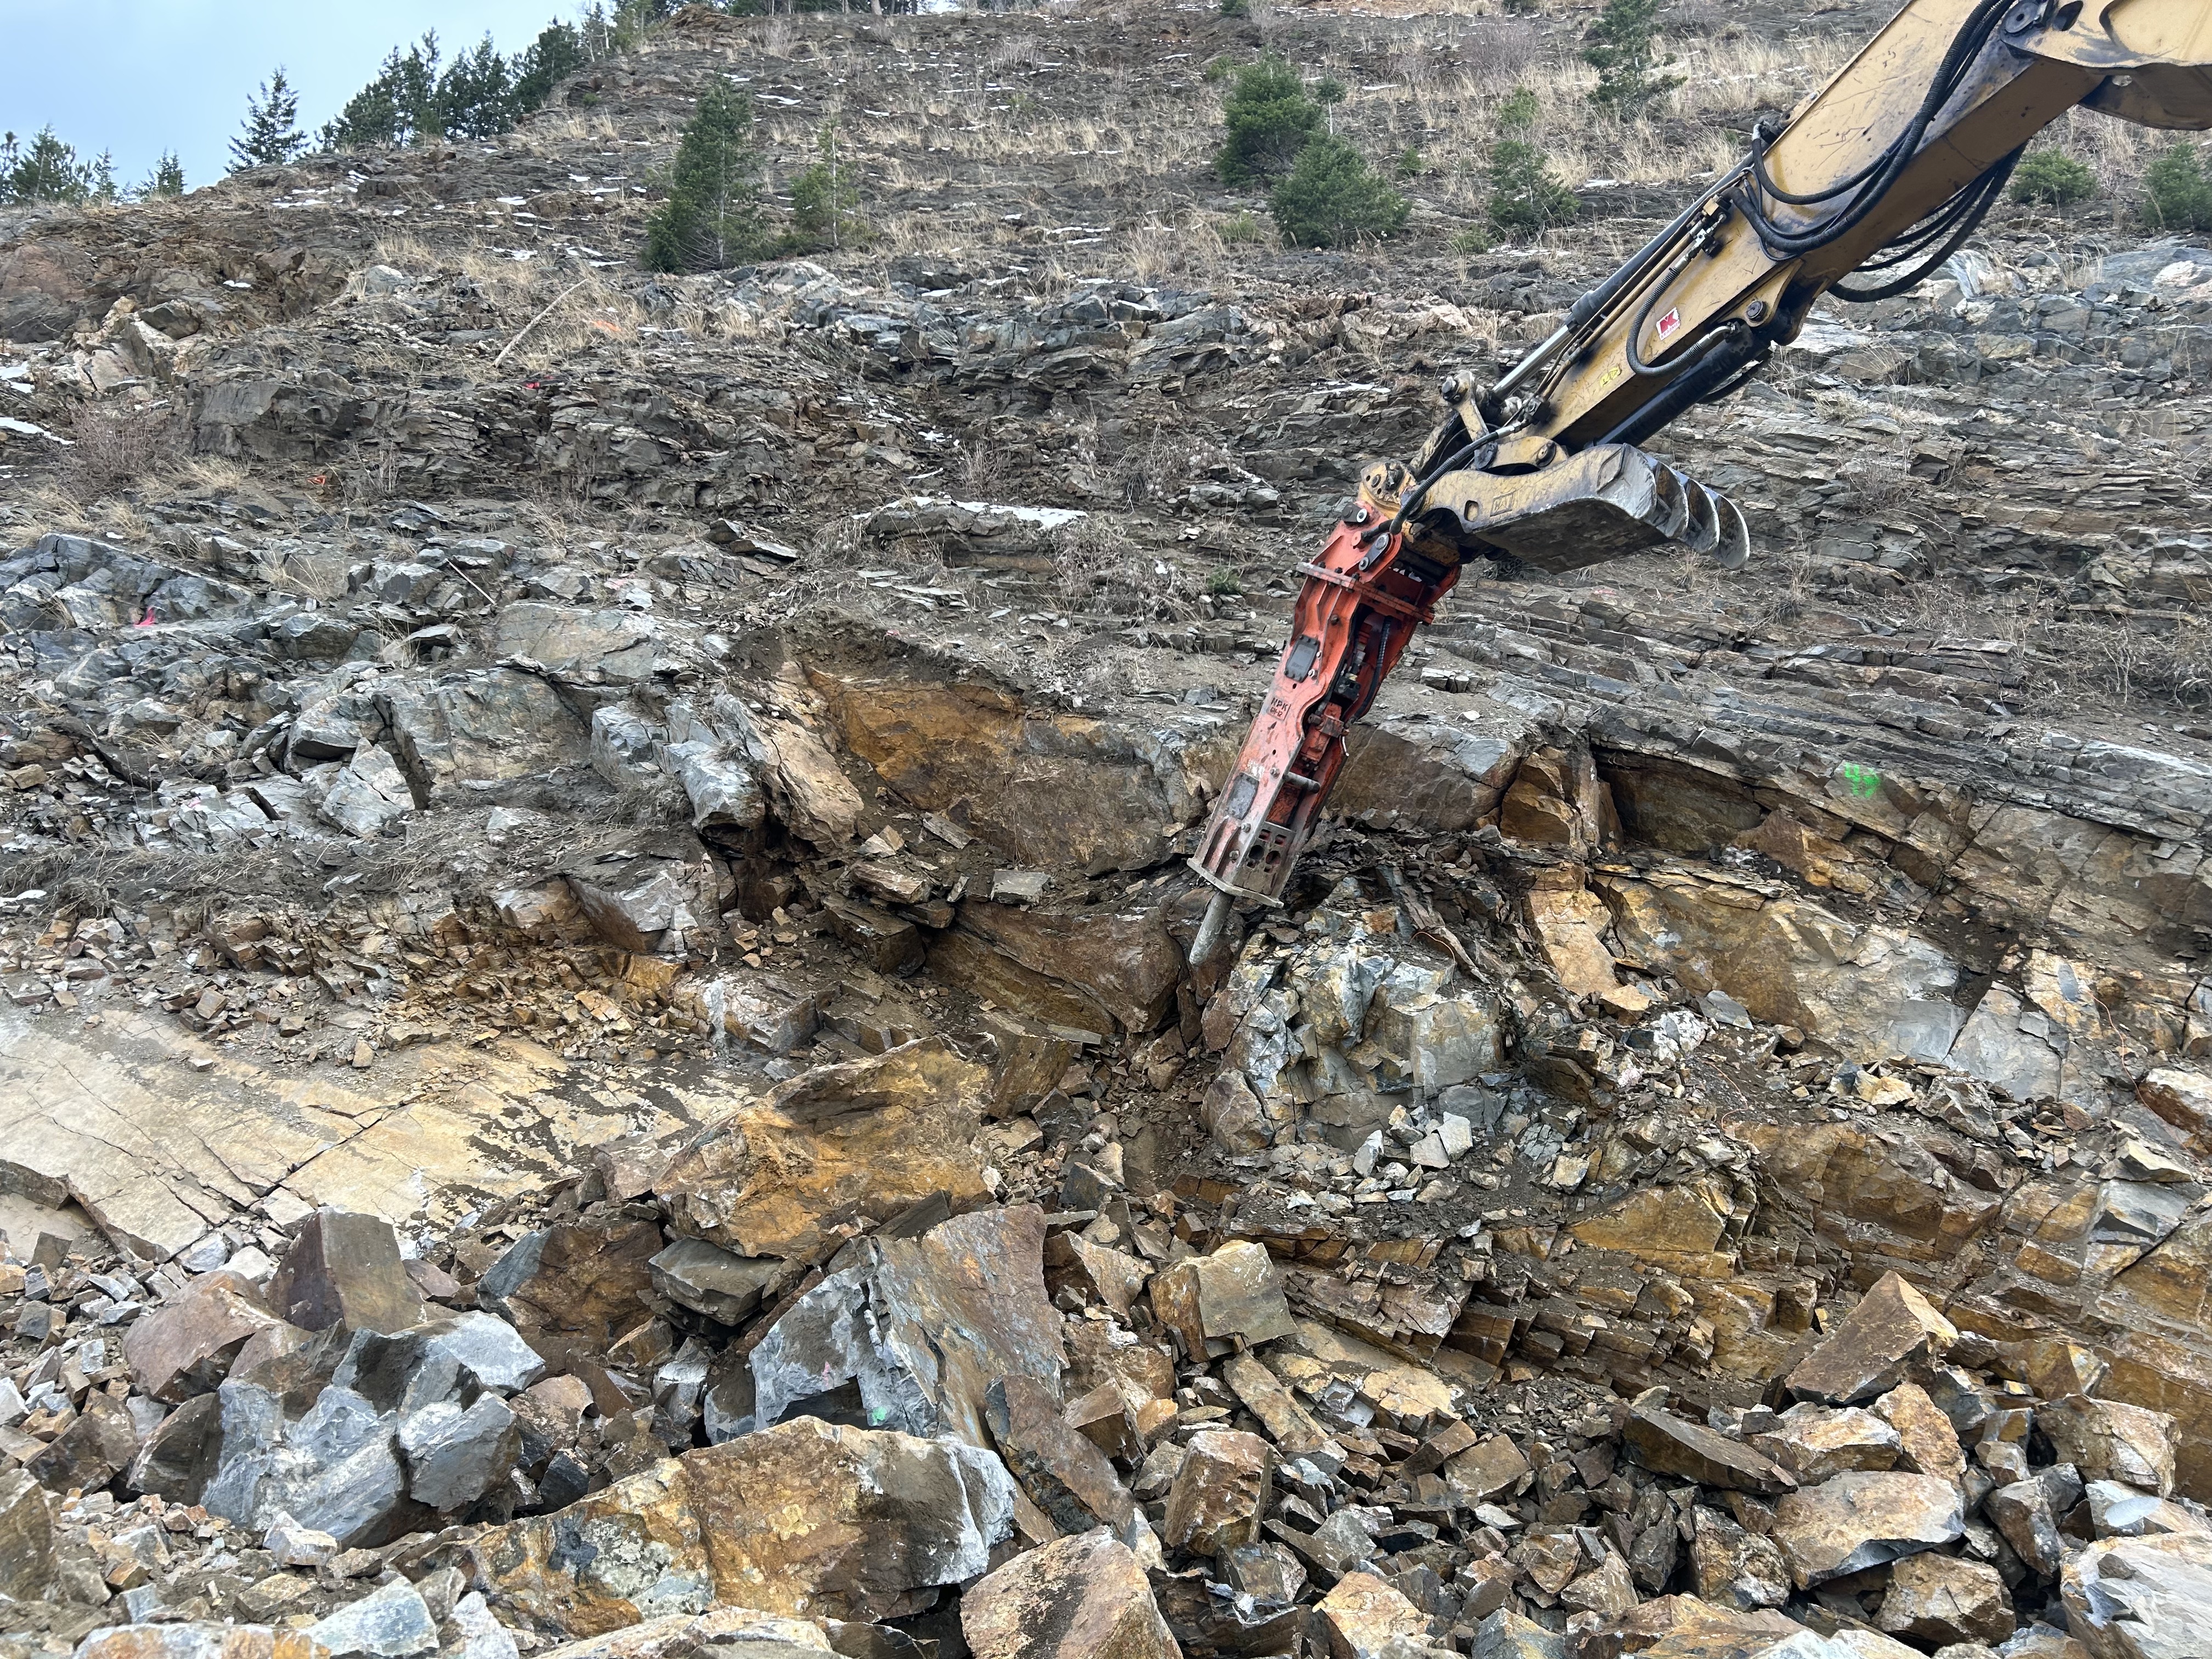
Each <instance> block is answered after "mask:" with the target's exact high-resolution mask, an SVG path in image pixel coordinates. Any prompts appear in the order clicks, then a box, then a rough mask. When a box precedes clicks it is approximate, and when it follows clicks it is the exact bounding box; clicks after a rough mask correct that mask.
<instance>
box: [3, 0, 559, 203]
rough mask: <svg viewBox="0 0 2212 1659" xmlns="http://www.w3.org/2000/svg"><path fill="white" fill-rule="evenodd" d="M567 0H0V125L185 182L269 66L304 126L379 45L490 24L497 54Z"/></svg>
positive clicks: (370, 66) (473, 38)
mask: <svg viewBox="0 0 2212 1659" xmlns="http://www.w3.org/2000/svg"><path fill="white" fill-rule="evenodd" d="M577 9H578V8H577V6H576V4H575V0H371V3H367V4H363V3H360V0H0V43H4V44H0V129H5V130H6V131H11V132H14V133H15V134H17V135H18V136H19V137H26V138H27V137H29V136H30V135H31V134H32V133H34V132H36V131H38V130H39V129H40V127H43V126H46V125H50V124H51V125H52V127H53V129H54V131H56V132H57V133H58V134H59V135H60V136H61V137H62V138H63V140H64V142H66V143H70V144H74V145H75V146H76V150H77V154H78V155H97V154H99V153H100V151H101V150H103V149H106V150H110V151H112V152H113V153H114V156H115V171H116V175H117V177H118V178H119V179H122V180H123V181H124V182H125V183H126V184H132V185H135V184H137V183H138V182H139V181H140V180H142V179H144V178H145V177H146V175H147V174H148V173H150V172H152V171H153V167H154V164H155V161H158V160H160V159H161V152H162V151H164V150H165V149H173V150H174V151H176V153H177V155H178V156H179V158H180V159H181V160H182V161H183V162H184V164H185V183H186V184H187V185H195V186H196V185H205V184H211V183H212V182H214V181H215V180H216V179H219V178H221V177H222V173H223V169H224V166H225V164H226V162H227V161H228V159H229V150H228V143H229V140H230V137H231V135H232V134H234V132H236V131H238V128H239V125H240V122H241V121H243V120H244V118H245V116H246V100H248V99H250V98H252V96H253V95H254V94H255V93H256V91H257V90H258V88H259V87H260V85H261V83H262V82H263V81H264V80H265V79H267V77H268V76H269V74H270V71H271V70H274V69H275V68H276V66H277V65H278V64H283V68H284V73H285V78H286V79H288V80H289V81H290V82H291V83H292V85H293V87H294V88H295V89H296V90H297V91H298V93H299V94H300V125H301V128H302V129H303V130H305V131H310V132H312V131H314V130H315V129H316V128H318V127H319V126H321V125H322V124H323V123H324V122H325V121H326V120H328V119H329V118H331V116H333V115H335V114H336V113H337V111H338V108H339V106H341V105H343V103H344V102H345V100H347V99H349V98H350V97H351V96H353V94H355V93H356V92H358V91H359V90H361V88H362V86H363V85H364V84H366V83H367V82H368V81H369V79H370V78H371V77H372V76H374V75H375V73H376V70H377V65H378V64H380V63H382V62H383V61H384V56H385V54H386V52H390V51H391V50H392V47H394V46H400V45H402V44H404V43H405V42H407V41H410V40H415V39H416V38H418V37H419V36H420V35H421V34H422V31H423V30H425V29H430V28H435V29H436V30H437V31H438V39H439V40H440V41H441V43H443V44H444V45H445V46H447V48H448V55H450V49H451V48H452V47H453V46H473V45H474V44H475V43H476V42H477V40H480V39H481V38H483V34H484V33H485V32H486V31H487V30H489V32H490V33H491V37H492V40H494V42H495V43H496V45H497V46H498V47H499V49H500V50H501V52H510V53H511V52H517V51H520V49H521V48H523V47H524V46H528V45H529V44H530V42H531V41H532V40H535V39H537V37H538V30H540V29H541V28H543V27H545V25H546V24H547V23H548V22H549V21H551V20H552V19H554V18H556V17H573V16H574V14H575V12H576V11H577Z"/></svg>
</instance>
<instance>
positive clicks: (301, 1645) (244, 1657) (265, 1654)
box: [72, 1622, 330, 1659]
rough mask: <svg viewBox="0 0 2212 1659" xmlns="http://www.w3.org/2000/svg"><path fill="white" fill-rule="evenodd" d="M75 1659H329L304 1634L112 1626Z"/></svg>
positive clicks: (254, 1628)
mask: <svg viewBox="0 0 2212 1659" xmlns="http://www.w3.org/2000/svg"><path fill="white" fill-rule="evenodd" d="M72 1659H330V1650H329V1649H328V1648H326V1647H325V1646H324V1645H323V1644H321V1643H319V1642H318V1641H316V1640H315V1639H314V1638H313V1637H311V1636H309V1635H308V1634H307V1632H305V1631H298V1630H275V1629H271V1628H270V1626H267V1625H214V1624H203V1623H197V1622H195V1623H190V1624H176V1625H111V1626H108V1627H107V1628H106V1630H99V1631H94V1632H93V1633H92V1634H91V1635H89V1636H88V1637H86V1638H84V1640H83V1641H82V1642H80V1643H78V1644H77V1647H76V1654H75V1655H74V1656H72Z"/></svg>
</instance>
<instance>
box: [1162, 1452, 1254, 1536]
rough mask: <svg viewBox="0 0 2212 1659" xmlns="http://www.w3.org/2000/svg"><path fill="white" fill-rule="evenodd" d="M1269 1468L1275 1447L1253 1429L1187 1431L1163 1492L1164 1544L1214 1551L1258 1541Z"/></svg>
mask: <svg viewBox="0 0 2212 1659" xmlns="http://www.w3.org/2000/svg"><path fill="white" fill-rule="evenodd" d="M1274 1471H1275V1454H1274V1449H1273V1447H1271V1446H1269V1445H1268V1444H1267V1442H1266V1441H1264V1440H1262V1439H1261V1437H1259V1436H1258V1435H1256V1434H1246V1433H1243V1431H1239V1430H1235V1429H1201V1430H1200V1431H1199V1432H1197V1433H1196V1434H1194V1435H1193V1436H1191V1437H1190V1443H1189V1444H1188V1446H1186V1447H1185V1448H1184V1449H1183V1460H1182V1469H1181V1470H1180V1471H1179V1472H1178V1473H1177V1474H1176V1478H1175V1486H1174V1487H1173V1488H1172V1489H1171V1490H1170V1492H1169V1493H1168V1512H1167V1521H1166V1528H1167V1541H1168V1543H1169V1545H1170V1547H1173V1548H1176V1549H1187V1550H1189V1551H1190V1552H1191V1553H1194V1554H1196V1555H1218V1554H1220V1553H1221V1552H1222V1551H1224V1550H1226V1549H1231V1548H1234V1547H1236V1546H1237V1545H1239V1544H1252V1543H1257V1542H1258V1541H1259V1537H1260V1522H1261V1521H1262V1520H1264V1519H1265V1518H1266V1516H1267V1489H1268V1483H1269V1481H1270V1480H1272V1479H1273V1475H1274Z"/></svg>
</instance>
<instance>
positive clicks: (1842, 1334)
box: [1788, 1273, 1959, 1406]
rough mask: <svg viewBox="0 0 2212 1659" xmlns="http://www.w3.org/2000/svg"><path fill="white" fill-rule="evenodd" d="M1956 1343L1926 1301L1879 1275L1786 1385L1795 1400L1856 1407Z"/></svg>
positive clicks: (1907, 1287)
mask: <svg viewBox="0 0 2212 1659" xmlns="http://www.w3.org/2000/svg"><path fill="white" fill-rule="evenodd" d="M1957 1340H1959V1332H1958V1329H1957V1328H1956V1327H1955V1326H1954V1325H1953V1324H1952V1323H1951V1322H1950V1321H1949V1320H1948V1319H1946V1318H1944V1317H1943V1316H1942V1314H1940V1313H1938V1312H1936V1309H1935V1307H1934V1305H1933V1304H1930V1303H1929V1300H1928V1298H1927V1297H1924V1296H1923V1295H1921V1294H1920V1292H1919V1291H1916V1290H1914V1289H1913V1288H1912V1286H1911V1285H1908V1284H1906V1283H1905V1280H1904V1279H1901V1278H1899V1276H1898V1275H1897V1274H1896V1273H1884V1274H1883V1275H1882V1276H1881V1279H1879V1280H1878V1281H1877V1282H1876V1283H1875V1287H1874V1288H1873V1289H1872V1290H1870V1291H1868V1292H1867V1293H1866V1294H1865V1295H1864V1296H1863V1297H1860V1298H1859V1304H1858V1305H1857V1307H1855V1308H1853V1309H1852V1310H1850V1313H1848V1314H1846V1315H1845V1316H1844V1322H1843V1323H1842V1324H1840V1325H1838V1327H1837V1328H1836V1329H1835V1331H1834V1332H1833V1333H1832V1334H1831V1335H1829V1336H1828V1337H1827V1338H1826V1339H1825V1340H1823V1341H1822V1342H1821V1343H1820V1346H1818V1347H1816V1348H1814V1350H1813V1352H1811V1353H1809V1354H1808V1355H1806V1356H1805V1358H1803V1359H1802V1361H1800V1362H1799V1363H1798V1365H1797V1368H1796V1370H1793V1371H1791V1372H1790V1376H1789V1378H1788V1386H1789V1388H1790V1392H1791V1393H1792V1394H1794V1395H1796V1396H1797V1398H1798V1399H1800V1400H1810V1401H1817V1402H1818V1403H1820V1404H1821V1405H1826V1406H1850V1405H1855V1404H1857V1403H1858V1402H1860V1401H1867V1400H1872V1399H1874V1398H1875V1396H1876V1395H1883V1394H1887V1393H1888V1392H1889V1390H1890V1389H1893V1388H1895V1387H1896V1386H1897V1385H1898V1384H1899V1383H1902V1382H1904V1381H1905V1372H1906V1371H1907V1370H1909V1369H1910V1368H1911V1366H1912V1365H1913V1364H1915V1363H1917V1362H1918V1361H1921V1360H1924V1359H1931V1358H1934V1359H1940V1358H1942V1356H1943V1355H1944V1353H1945V1352H1948V1350H1949V1348H1950V1346H1951V1345H1952V1344H1953V1343H1954V1342H1955V1341H1957Z"/></svg>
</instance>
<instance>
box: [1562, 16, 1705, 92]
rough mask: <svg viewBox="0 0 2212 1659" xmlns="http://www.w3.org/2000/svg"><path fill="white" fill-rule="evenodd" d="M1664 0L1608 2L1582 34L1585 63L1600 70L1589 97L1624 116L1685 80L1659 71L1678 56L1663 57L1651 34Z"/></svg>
mask: <svg viewBox="0 0 2212 1659" xmlns="http://www.w3.org/2000/svg"><path fill="white" fill-rule="evenodd" d="M1659 3H1660V0H1606V8H1605V9H1604V10H1603V11H1601V12H1600V13H1599V14H1598V17H1597V21H1595V22H1594V23H1592V24H1591V25H1590V26H1589V30H1588V32H1587V33H1584V34H1583V40H1584V41H1586V42H1587V43H1588V44H1587V45H1585V46H1583V62H1584V63H1585V64H1589V66H1590V67H1591V68H1592V69H1594V70H1596V71H1597V85H1596V87H1595V88H1593V89H1592V90H1591V93H1590V101H1591V102H1592V103H1594V104H1602V105H1604V106H1606V107H1607V108H1609V109H1611V110H1613V112H1615V113H1616V114H1620V115H1634V114H1636V113H1638V112H1640V111H1641V110H1642V109H1643V107H1644V106H1645V105H1646V104H1648V103H1650V101H1651V100H1653V99H1654V98H1656V97H1657V96H1658V95H1659V94H1661V93H1662V92H1671V91H1673V90H1674V88H1676V87H1679V86H1680V85H1681V84H1682V77H1681V76H1679V75H1661V74H1659V73H1657V71H1658V70H1662V69H1664V68H1665V67H1666V66H1667V65H1668V64H1671V63H1673V62H1674V59H1673V58H1661V57H1659V55H1658V52H1657V49H1656V47H1655V46H1653V45H1652V41H1651V37H1652V33H1653V31H1654V29H1655V28H1656V25H1657V21H1658V16H1659Z"/></svg>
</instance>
